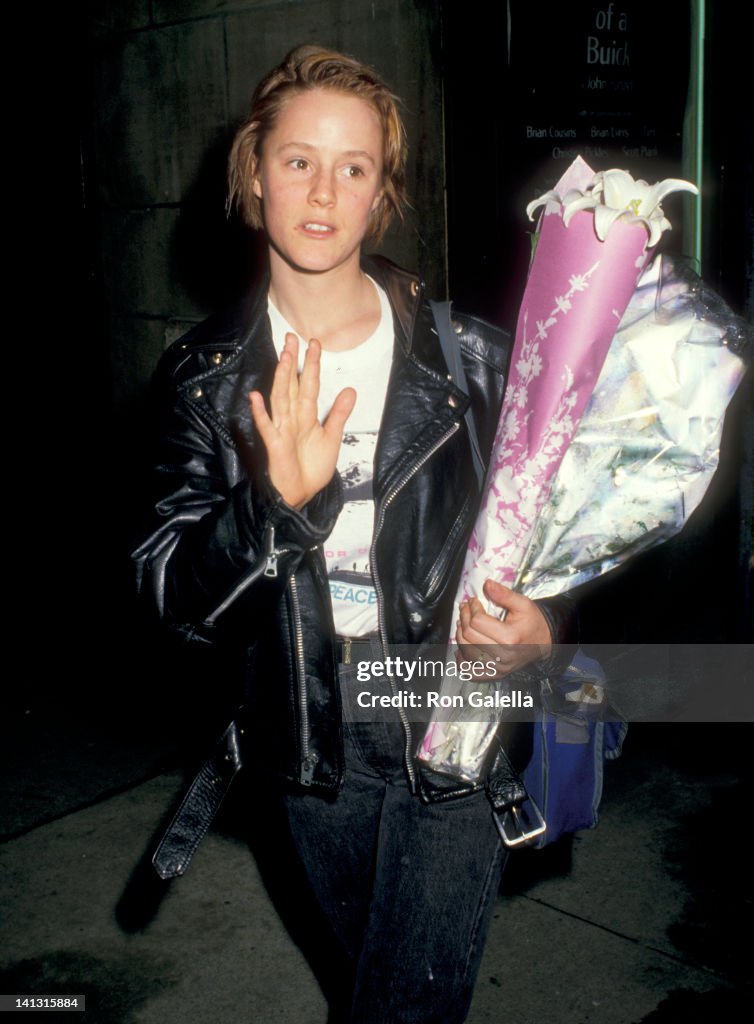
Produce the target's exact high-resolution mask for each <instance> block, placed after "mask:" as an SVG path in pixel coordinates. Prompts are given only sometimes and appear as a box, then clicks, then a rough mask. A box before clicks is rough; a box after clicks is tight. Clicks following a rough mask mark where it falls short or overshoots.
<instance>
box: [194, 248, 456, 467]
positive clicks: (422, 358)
mask: <svg viewBox="0 0 754 1024" xmlns="http://www.w3.org/2000/svg"><path fill="white" fill-rule="evenodd" d="M362 269H363V270H364V271H365V273H368V274H369V275H370V276H371V277H373V278H374V280H375V281H377V283H378V284H379V285H380V286H381V287H382V288H384V289H385V291H386V293H387V295H388V299H389V301H390V306H391V308H392V311H393V323H394V329H395V336H396V347H395V351H394V358H393V368H392V373H391V383H390V387H389V389H388V405H387V406H386V409H385V416H384V419H383V428H382V430H381V438H380V440H381V444H380V448H381V449H382V458H380V459H378V462H379V463H381V465H382V468H383V469H387V465H388V463H389V464H392V466H393V467H394V468H395V466H396V461H397V462H398V463H400V464H403V462H404V461H405V459H404V458H402V457H399V456H401V455H404V456H406V457H409V458H411V457H413V458H415V457H416V456H417V451H416V445H415V444H411V445H408V446H406V445H405V439H406V431H407V430H409V431H414V432H415V433H414V436H415V437H416V440H417V441H419V435H423V437H422V440H421V443H420V444H419V448H423V447H424V446H425V445H431V444H433V443H434V441H435V440H436V435H437V433H438V430H439V431H440V433H442V432H443V431H444V430H446V429H447V427H448V425H449V423H451V422H452V421H454V420H457V419H460V418H462V416H463V413H464V411H465V408H466V406H467V404H468V399H467V398H466V396H465V395H464V394H463V392H461V391H459V390H458V388H456V387H455V385H454V384H453V383H452V382H450V381H449V380H448V378H447V367H446V366H445V361H444V358H443V356H442V351H441V348H440V345H439V342H438V340H437V336H436V333H434V331H433V321H432V317H431V314H430V313H429V311H428V307H427V305H426V303H424V302H423V293H424V286H423V284H422V282H421V281H420V280H419V278H418V277H417V276H416V275H415V274H411V273H409V272H408V271H406V270H403V269H401V268H400V267H398V266H396V265H395V264H394V263H392V262H391V261H390V260H388V259H386V258H385V257H382V256H370V257H365V258H364V259H363V260H362ZM268 290H269V272H265V274H264V275H263V276H262V278H261V279H260V280H259V281H258V282H257V284H256V286H255V287H254V288H253V289H252V290H251V292H250V294H249V295H248V297H247V298H246V300H245V301H244V302H242V303H241V304H240V305H239V307H238V319H237V333H236V338H237V349H236V352H235V354H234V355H233V356H231V357H230V358H229V359H227V360H226V361H225V362H224V364H223V365H221V366H218V367H217V368H214V369H213V370H211V371H209V372H208V373H207V374H204V375H202V386H203V392H204V397H206V398H207V399H209V402H206V401H205V400H204V397H203V399H202V402H201V403H200V404H201V407H202V408H201V409H200V410H198V411H200V414H203V415H205V416H209V417H210V418H212V419H215V420H216V421H218V423H219V424H220V425H221V426H222V428H223V432H224V433H225V434H226V436H228V435H230V436H232V437H235V438H236V440H237V441H238V440H243V441H244V442H246V443H247V444H249V443H251V444H253V443H254V440H255V437H254V435H255V432H254V429H253V426H252V422H251V413H250V410H249V399H248V395H249V391H252V390H259V391H262V392H264V393H267V392H269V390H270V388H271V386H272V378H273V375H274V372H275V366H276V364H277V357H276V354H275V348H274V345H273V343H272V333H271V330H270V322H269V317H268V315H267V293H268ZM193 383H195V382H193ZM213 392H214V395H213ZM376 468H377V467H376ZM377 475H378V476H381V475H382V474H381V473H379V472H378V474H377ZM390 475H391V476H392V474H390Z"/></svg>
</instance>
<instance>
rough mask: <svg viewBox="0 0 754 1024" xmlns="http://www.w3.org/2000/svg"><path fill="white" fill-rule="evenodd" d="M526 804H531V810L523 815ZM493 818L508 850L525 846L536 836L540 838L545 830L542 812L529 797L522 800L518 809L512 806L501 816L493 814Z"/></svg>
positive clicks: (545, 823) (545, 824)
mask: <svg viewBox="0 0 754 1024" xmlns="http://www.w3.org/2000/svg"><path fill="white" fill-rule="evenodd" d="M527 804H531V810H528V811H527V812H526V813H525V814H524V813H523V808H524V807H526V805H527ZM493 817H494V819H495V824H496V825H497V830H498V832H499V833H500V836H501V838H502V840H503V842H504V843H505V845H506V846H507V847H508V848H509V849H515V848H516V847H517V846H526V845H527V844H528V843H531V842H532V840H534V839H536V838H537V836H541V835H542V833H543V832H544V831H545V829H546V828H547V822H546V821H545V819H544V817H543V816H542V812H541V811H540V809H539V808H538V807H537V805H536V804H535V802H534V801H533V800H532V798H531V797H530V796H529V797H527V798H526V800H524V802H523V803H522V804H521V806H520V807H517V806H515V805H514V806H513V807H511V808H509V809H508V810H507V811H504V812H503V814H493Z"/></svg>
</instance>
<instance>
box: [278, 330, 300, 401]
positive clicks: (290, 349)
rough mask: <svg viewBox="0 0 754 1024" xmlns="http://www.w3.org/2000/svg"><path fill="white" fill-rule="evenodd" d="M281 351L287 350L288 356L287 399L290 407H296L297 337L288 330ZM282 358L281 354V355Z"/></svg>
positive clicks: (297, 388)
mask: <svg viewBox="0 0 754 1024" xmlns="http://www.w3.org/2000/svg"><path fill="white" fill-rule="evenodd" d="M283 352H287V353H288V355H289V356H290V360H291V363H290V367H289V369H288V400H289V402H290V408H291V409H295V408H296V402H297V401H298V392H299V383H298V337H297V336H296V335H295V334H291V333H290V332H289V333H288V334H286V336H285V348H284V349H283ZM281 358H282V356H281Z"/></svg>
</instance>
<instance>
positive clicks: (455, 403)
mask: <svg viewBox="0 0 754 1024" xmlns="http://www.w3.org/2000/svg"><path fill="white" fill-rule="evenodd" d="M448 405H449V406H450V408H451V409H457V408H458V399H457V398H456V396H455V395H448Z"/></svg>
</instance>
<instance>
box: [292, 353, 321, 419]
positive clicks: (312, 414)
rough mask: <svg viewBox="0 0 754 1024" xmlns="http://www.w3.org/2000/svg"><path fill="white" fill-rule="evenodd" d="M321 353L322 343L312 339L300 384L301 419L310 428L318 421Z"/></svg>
mask: <svg viewBox="0 0 754 1024" xmlns="http://www.w3.org/2000/svg"><path fill="white" fill-rule="evenodd" d="M321 352H322V347H321V345H320V343H319V342H318V341H317V339H316V338H312V339H311V341H310V342H309V346H308V348H307V350H306V356H305V357H304V367H303V369H302V371H301V377H300V378H299V382H298V404H299V410H300V419H301V420H302V422H303V423H304V424H305V425H306V426H310V425H311V424H312V423H313V422H314V421H315V420H316V419H317V399H318V398H319V374H320V356H321Z"/></svg>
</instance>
